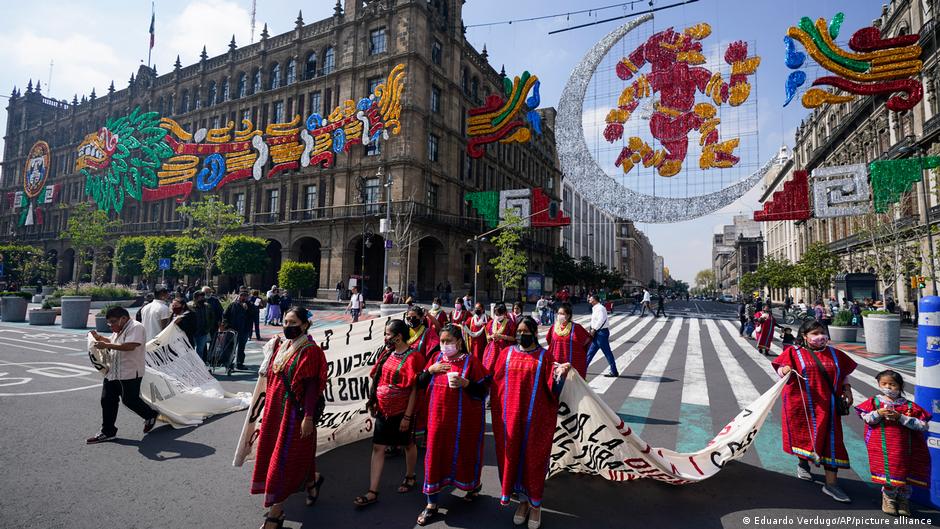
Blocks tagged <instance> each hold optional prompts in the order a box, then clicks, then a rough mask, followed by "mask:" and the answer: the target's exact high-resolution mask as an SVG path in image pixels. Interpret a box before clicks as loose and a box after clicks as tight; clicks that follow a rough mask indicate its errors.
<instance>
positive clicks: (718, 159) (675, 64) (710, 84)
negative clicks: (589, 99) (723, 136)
mask: <svg viewBox="0 0 940 529" xmlns="http://www.w3.org/2000/svg"><path fill="white" fill-rule="evenodd" d="M711 32H712V29H711V26H709V25H708V24H705V23H701V24H697V25H695V26H692V27H689V28H686V29H685V30H684V31H683V32H682V33H677V32H676V31H674V30H673V29H672V28H669V29H666V30H665V31H660V32H659V33H656V34H655V35H653V36H652V37H650V38H649V39H648V40H647V41H646V42H645V43H644V44H642V45H641V46H640V47H638V48H637V49H636V50H635V51H634V52H633V53H631V54H630V55H629V56H628V57H624V58H623V59H622V60H621V61H620V62H619V63H618V64H617V76H618V77H620V79H623V80H624V81H628V80H630V79H632V78H633V76H634V74H637V73H638V72H639V71H640V69H642V68H643V66H645V65H646V64H649V65H650V70H651V71H650V73H649V74H648V75H647V74H641V75H639V76H638V77H637V78H636V80H635V81H634V82H633V84H631V85H630V86H628V87H627V88H625V89H624V90H623V92H622V93H621V94H620V99H619V100H618V101H617V108H615V109H613V110H611V111H610V113H609V114H607V119H606V120H605V121H606V122H607V128H606V129H605V130H604V138H606V139H607V141H609V142H611V143H613V142H615V141H617V140H619V139H621V138H622V137H623V123H624V122H625V121H627V120H628V119H630V115H631V114H632V113H633V111H634V110H636V108H637V105H639V100H640V99H641V98H644V97H651V96H653V95H654V94H659V100H658V101H656V103H655V105H654V108H655V111H654V112H653V115H652V117H651V118H650V125H649V129H650V133H652V135H653V138H654V139H656V140H657V141H658V142H659V143H660V144H662V146H663V149H662V150H655V149H654V148H653V147H651V146H650V145H649V144H647V143H646V142H644V141H643V139H642V138H639V137H637V136H633V137H631V138H630V139H629V142H628V144H627V146H626V147H624V148H623V150H622V151H621V153H620V156H619V157H618V158H617V162H616V164H617V166H619V167H621V168H623V172H624V173H629V172H630V170H632V169H633V167H634V166H635V165H636V164H638V163H640V162H642V163H643V166H644V167H655V168H656V169H657V171H658V172H659V175H660V176H675V175H676V174H678V173H679V171H680V170H681V169H682V162H683V161H684V160H685V158H686V155H687V154H688V151H689V132H691V131H692V130H698V132H699V134H700V135H701V139H700V140H699V142H700V144H701V145H702V155H701V157H700V158H699V167H700V168H701V169H710V168H712V167H719V168H726V167H732V166H734V165H735V164H737V163H738V161H739V159H738V157H737V156H735V155H734V154H733V151H734V149H735V148H737V146H738V142H739V140H738V139H737V138H735V139H730V140H725V141H719V140H718V125H719V124H720V123H721V120H720V119H719V118H718V117H717V111H716V110H715V106H720V105H721V104H722V103H729V104H730V105H731V106H738V105H740V104H741V103H744V101H746V100H747V98H748V96H750V94H751V84H750V83H749V82H748V76H749V75H752V74H754V72H755V71H756V70H757V66H758V65H759V64H760V58H759V57H748V56H747V43H745V42H741V41H738V42H733V43H731V44H730V45H729V46H728V49H727V51H725V62H727V63H728V64H729V65H731V78H730V79H729V82H727V83H726V82H724V81H723V80H722V78H721V73H719V72H711V71H710V70H708V69H707V68H703V67H702V66H700V65H701V64H704V63H705V56H704V55H703V54H702V43H701V42H700V41H701V40H703V39H705V38H706V37H708V36H709V35H711ZM696 92H701V93H703V94H705V95H707V96H709V97H710V98H711V100H712V102H713V103H714V104H712V103H709V102H702V103H697V104H696V103H695V94H696Z"/></svg>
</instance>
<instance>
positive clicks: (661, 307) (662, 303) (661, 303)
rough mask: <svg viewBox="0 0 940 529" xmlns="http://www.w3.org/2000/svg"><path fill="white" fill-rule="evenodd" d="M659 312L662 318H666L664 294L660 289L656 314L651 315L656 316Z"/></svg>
mask: <svg viewBox="0 0 940 529" xmlns="http://www.w3.org/2000/svg"><path fill="white" fill-rule="evenodd" d="M660 314H662V315H663V317H664V318H668V316H666V295H665V294H663V291H662V290H660V291H659V301H657V302H656V314H655V315H654V316H653V317H654V318H658V317H659V315H660Z"/></svg>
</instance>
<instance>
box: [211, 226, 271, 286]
mask: <svg viewBox="0 0 940 529" xmlns="http://www.w3.org/2000/svg"><path fill="white" fill-rule="evenodd" d="M267 247H268V242H267V241H266V240H264V239H261V238H259V237H248V236H247V235H228V236H226V237H223V238H222V240H221V241H219V250H218V252H217V253H216V256H215V260H216V264H217V265H218V267H219V270H220V271H221V272H222V273H223V274H229V275H240V276H242V284H246V283H247V282H246V281H245V275H246V274H258V273H261V272H263V271H264V269H265V267H267V266H268V252H267Z"/></svg>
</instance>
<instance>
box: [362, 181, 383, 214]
mask: <svg viewBox="0 0 940 529" xmlns="http://www.w3.org/2000/svg"><path fill="white" fill-rule="evenodd" d="M381 188H382V184H381V183H380V182H379V179H378V178H366V181H365V186H364V187H363V193H364V195H365V196H364V198H365V204H366V215H376V214H378V213H380V212H381V207H382V204H380V203H379V198H380V197H379V192H380V190H381Z"/></svg>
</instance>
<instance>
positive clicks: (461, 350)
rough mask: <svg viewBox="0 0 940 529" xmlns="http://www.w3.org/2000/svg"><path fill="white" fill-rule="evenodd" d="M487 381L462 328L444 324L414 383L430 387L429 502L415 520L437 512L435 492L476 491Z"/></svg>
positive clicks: (426, 463)
mask: <svg viewBox="0 0 940 529" xmlns="http://www.w3.org/2000/svg"><path fill="white" fill-rule="evenodd" d="M487 385H488V378H487V376H486V373H485V372H484V371H483V365H482V364H481V363H480V361H479V360H477V359H476V357H474V356H473V355H472V354H470V352H469V350H468V349H467V346H466V344H465V342H464V341H463V330H462V329H461V327H459V326H457V325H452V324H448V325H446V326H445V327H444V328H443V329H442V330H441V350H440V352H439V353H437V354H436V355H435V356H434V357H433V358H430V359H428V367H427V369H425V370H424V371H423V372H422V373H421V374H420V375H418V386H419V387H427V388H428V389H427V395H428V447H427V453H426V454H425V456H424V494H425V495H427V498H428V503H427V506H426V507H425V509H424V510H423V511H421V514H420V515H419V516H418V525H426V524H428V523H430V522H431V521H432V520H433V518H434V517H436V516H437V514H438V509H437V502H438V495H439V493H440V491H441V490H443V489H444V488H446V487H449V486H454V487H457V488H458V489H460V490H464V491H467V495H466V496H465V498H466V499H467V500H473V499H475V498H476V497H477V496H478V495H479V493H480V488H481V485H480V471H481V469H482V468H483V465H482V463H483V432H484V429H485V424H484V421H485V417H484V411H483V402H484V400H485V399H486V393H487Z"/></svg>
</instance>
